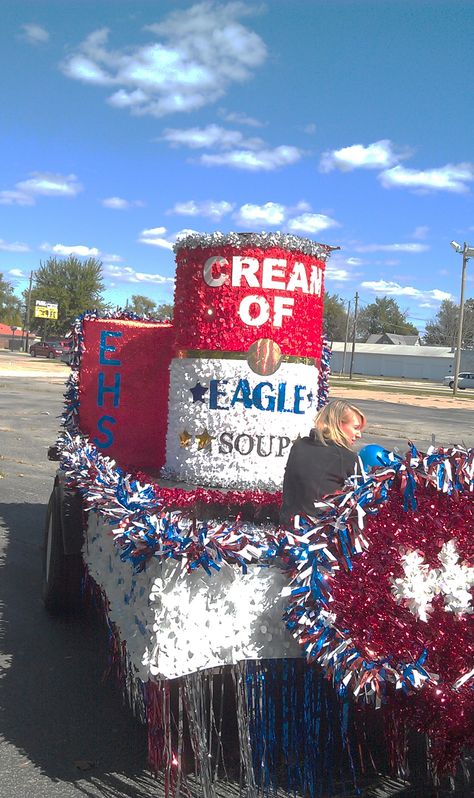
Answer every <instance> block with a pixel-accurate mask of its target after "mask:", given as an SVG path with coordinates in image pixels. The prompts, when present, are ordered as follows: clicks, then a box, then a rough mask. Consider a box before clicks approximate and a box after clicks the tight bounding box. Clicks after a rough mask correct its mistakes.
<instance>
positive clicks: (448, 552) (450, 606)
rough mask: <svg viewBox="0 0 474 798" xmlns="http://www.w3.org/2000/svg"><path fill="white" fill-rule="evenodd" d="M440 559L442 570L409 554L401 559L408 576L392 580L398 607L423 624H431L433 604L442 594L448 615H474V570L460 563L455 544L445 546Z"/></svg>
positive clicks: (411, 553) (453, 541) (420, 557)
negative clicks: (414, 616)
mask: <svg viewBox="0 0 474 798" xmlns="http://www.w3.org/2000/svg"><path fill="white" fill-rule="evenodd" d="M438 559H439V562H440V564H441V567H440V568H430V567H429V565H427V563H426V562H425V561H424V559H423V557H422V556H420V554H419V553H418V552H417V551H409V552H407V554H405V555H404V556H403V557H402V565H403V570H404V573H405V575H404V576H403V577H402V578H401V579H393V580H392V593H393V595H394V597H395V599H396V601H397V603H398V604H405V606H406V607H408V609H409V610H410V611H411V612H412V613H413V614H414V615H417V616H418V618H420V620H422V621H428V616H429V613H430V610H431V602H432V601H433V599H434V597H435V596H438V595H440V594H442V595H443V597H444V607H445V610H446V612H454V613H463V612H465V613H469V614H470V613H473V612H474V607H473V604H472V595H471V588H472V587H473V586H474V568H471V567H470V566H469V565H464V564H462V563H460V554H459V552H458V550H457V548H456V541H455V540H449V541H448V542H447V543H445V544H444V546H443V547H442V549H441V551H440V553H439V555H438Z"/></svg>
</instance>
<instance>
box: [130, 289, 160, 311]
mask: <svg viewBox="0 0 474 798" xmlns="http://www.w3.org/2000/svg"><path fill="white" fill-rule="evenodd" d="M127 310H130V311H132V313H137V314H138V315H139V316H155V314H156V303H155V302H153V300H152V299H149V298H148V297H147V296H142V294H133V296H132V298H131V300H129V301H128V302H127Z"/></svg>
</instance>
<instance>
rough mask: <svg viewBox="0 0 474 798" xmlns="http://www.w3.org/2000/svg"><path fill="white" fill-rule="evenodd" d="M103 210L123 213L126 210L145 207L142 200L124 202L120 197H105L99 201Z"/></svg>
mask: <svg viewBox="0 0 474 798" xmlns="http://www.w3.org/2000/svg"><path fill="white" fill-rule="evenodd" d="M101 203H102V205H103V206H104V208H111V209H112V210H116V211H125V210H128V208H143V206H144V205H145V203H144V202H142V200H126V199H123V198H122V197H106V198H105V199H103V200H101Z"/></svg>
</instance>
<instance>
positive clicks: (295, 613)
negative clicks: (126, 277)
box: [44, 233, 474, 798]
mask: <svg viewBox="0 0 474 798" xmlns="http://www.w3.org/2000/svg"><path fill="white" fill-rule="evenodd" d="M175 251H176V265H177V268H176V287H175V311H174V319H173V321H172V323H159V322H154V321H152V320H148V319H139V318H137V317H135V316H134V315H133V314H129V313H127V312H121V313H115V314H106V315H105V316H101V315H99V314H97V313H94V312H90V313H86V314H84V315H83V316H82V317H80V318H79V319H78V320H77V321H76V323H75V325H74V329H73V356H72V371H71V376H70V379H69V382H68V386H67V392H66V394H65V397H66V405H65V410H64V414H63V429H62V432H61V435H60V437H59V439H58V442H57V445H56V452H57V456H58V458H59V460H60V462H59V469H58V474H57V477H56V479H55V485H54V489H53V493H52V495H51V499H50V503H49V508H48V521H47V525H46V544H45V568H44V575H45V578H44V600H45V604H46V607H47V608H48V609H50V610H52V611H56V612H57V611H66V610H68V609H69V610H70V609H72V608H75V607H76V606H77V604H78V603H79V601H87V600H88V601H89V603H92V604H93V605H94V606H95V607H96V608H100V612H101V613H102V615H103V617H104V618H105V621H106V623H107V628H108V631H109V640H110V657H111V662H112V665H113V669H114V671H115V673H116V674H117V677H118V678H119V680H120V682H121V685H122V688H123V690H124V693H125V694H126V696H127V697H128V700H129V703H130V705H131V706H132V708H133V709H134V711H135V712H136V714H138V715H139V717H140V718H142V719H143V720H144V722H145V723H146V725H147V729H148V752H149V761H150V765H151V767H152V768H153V769H154V770H155V771H161V772H162V773H163V774H164V779H165V788H166V791H167V794H168V795H170V796H171V795H172V796H175V795H179V794H181V793H180V791H181V790H182V789H183V785H185V783H186V774H187V773H188V772H189V770H190V769H192V768H193V767H195V768H196V769H197V772H198V775H199V780H200V788H199V789H200V794H201V795H203V796H206V798H212V797H213V796H214V795H216V794H217V793H216V790H217V786H216V785H217V784H218V783H219V779H220V778H221V777H222V773H224V774H225V773H226V772H227V773H228V774H229V773H231V772H233V773H234V776H235V772H237V774H238V776H237V777H238V778H240V782H241V786H242V789H243V791H244V794H245V795H247V796H249V798H251V797H252V796H256V795H258V794H267V793H268V792H270V791H275V790H277V788H282V789H283V790H286V791H288V792H290V793H296V794H301V795H307V796H311V797H312V796H318V795H331V794H335V793H337V792H338V791H339V792H340V791H341V789H342V787H343V788H344V789H345V790H346V793H345V794H349V793H348V792H347V791H348V790H350V789H351V788H352V789H354V790H356V789H358V788H357V785H358V784H360V783H362V782H363V781H364V778H366V777H368V773H369V771H371V772H372V774H373V773H375V772H377V771H381V770H383V768H386V769H389V768H392V772H394V773H398V774H403V775H404V776H406V775H407V773H408V764H407V759H408V757H409V750H408V747H407V743H406V740H407V730H409V729H412V730H414V733H417V734H420V733H422V734H423V735H425V736H426V740H427V750H426V755H427V762H428V766H429V771H430V776H431V778H432V780H433V781H435V782H436V780H439V779H440V778H442V777H443V776H445V775H447V776H448V777H451V778H454V775H455V773H456V771H457V770H458V769H459V767H460V762H462V757H463V753H465V751H466V750H467V749H468V748H469V747H471V746H472V745H473V744H474V656H473V655H474V621H473V609H474V604H473V587H474V536H473V535H472V528H473V521H474V501H473V498H474V497H473V486H474V452H473V451H472V450H465V449H463V448H460V447H450V448H446V449H444V448H438V449H431V450H429V451H428V452H427V453H421V452H418V451H417V449H416V447H415V446H414V445H413V444H411V445H410V446H409V447H408V451H407V453H406V455H405V456H404V457H400V456H396V455H394V454H391V453H389V452H386V451H385V450H383V449H382V448H381V447H373V446H372V447H368V448H367V449H366V450H365V456H364V478H363V479H362V478H359V479H356V478H354V479H353V480H352V481H349V482H348V483H347V485H346V487H345V488H344V490H343V491H342V492H341V493H340V494H337V495H336V496H334V497H331V498H329V499H328V500H327V501H325V502H324V503H322V504H321V505H320V506H317V507H315V514H314V517H309V516H296V517H295V521H294V525H293V526H292V527H291V528H290V529H283V528H281V527H280V526H279V523H278V514H279V506H280V501H281V493H280V490H281V485H282V479H283V472H284V467H285V463H286V458H287V455H288V452H289V447H290V446H291V443H292V442H293V441H294V440H295V439H296V438H297V437H298V436H299V435H304V434H307V433H308V430H309V429H310V428H311V426H312V423H313V419H314V416H315V414H316V412H317V409H318V408H319V407H321V406H323V405H324V404H325V403H326V401H327V399H328V374H329V355H330V353H329V349H328V347H327V345H326V344H325V342H324V339H323V336H322V310H323V291H324V288H323V286H324V267H325V262H326V260H327V258H328V257H329V255H330V252H331V247H329V246H326V245H322V244H316V243H315V242H313V241H310V240H307V239H302V238H299V237H295V236H290V235H283V234H265V233H262V234H219V233H216V234H212V235H204V234H203V235H198V234H191V235H188V236H187V237H185V238H182V239H181V240H180V241H179V242H178V244H177V245H176V247H175ZM374 729H378V731H377V732H375V733H374ZM381 736H385V743H384V745H383V746H381V745H380V737H381ZM382 748H383V749H384V750H383V751H382ZM232 768H234V771H232ZM387 772H388V770H387ZM341 785H342V787H341ZM351 785H352V786H351ZM185 792H186V791H184V793H183V794H185ZM350 794H352V793H350Z"/></svg>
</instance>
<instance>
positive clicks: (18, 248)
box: [0, 238, 30, 252]
mask: <svg viewBox="0 0 474 798" xmlns="http://www.w3.org/2000/svg"><path fill="white" fill-rule="evenodd" d="M0 250H1V251H2V252H29V251H30V248H29V246H28V244H22V243H21V241H12V242H11V243H9V242H8V241H4V240H3V238H0Z"/></svg>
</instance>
